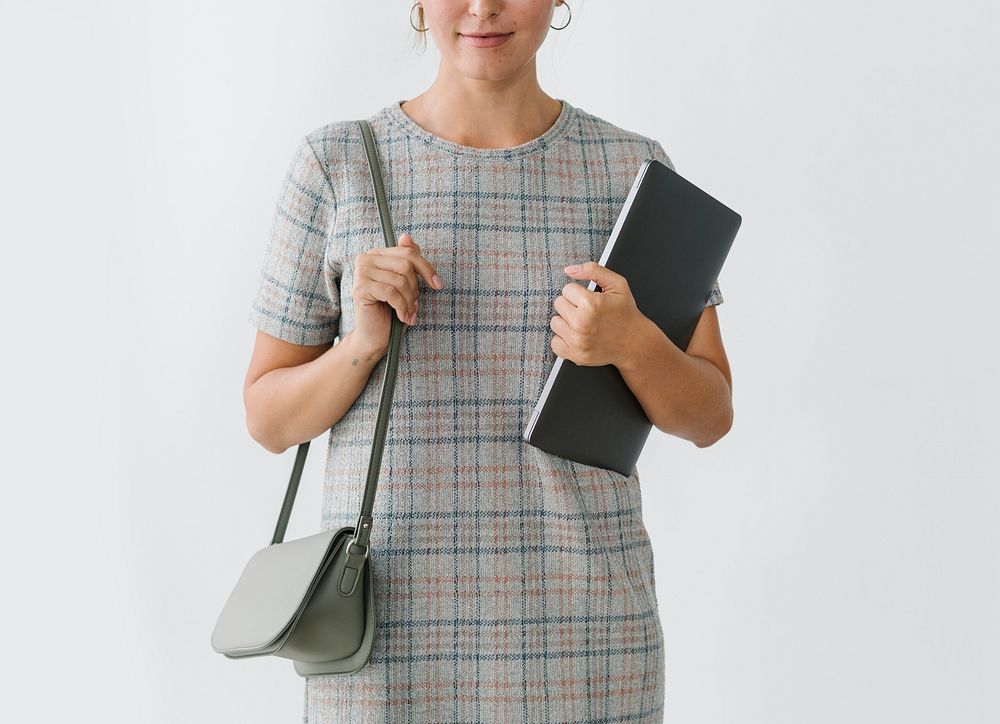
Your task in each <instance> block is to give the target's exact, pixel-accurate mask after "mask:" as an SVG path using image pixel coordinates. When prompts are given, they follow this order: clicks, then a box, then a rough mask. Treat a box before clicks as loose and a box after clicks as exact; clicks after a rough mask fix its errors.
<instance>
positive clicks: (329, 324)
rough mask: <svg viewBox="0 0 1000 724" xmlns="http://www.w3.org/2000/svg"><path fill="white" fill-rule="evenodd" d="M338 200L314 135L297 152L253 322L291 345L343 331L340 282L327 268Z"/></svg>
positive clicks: (330, 338)
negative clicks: (317, 149)
mask: <svg viewBox="0 0 1000 724" xmlns="http://www.w3.org/2000/svg"><path fill="white" fill-rule="evenodd" d="M335 214H336V197H335V195H334V192H333V187H332V186H331V185H330V181H329V179H328V177H327V174H326V169H325V167H324V166H323V164H322V163H321V162H320V160H319V158H317V156H316V153H315V151H314V150H313V146H312V143H311V142H310V141H309V139H308V137H306V138H303V139H302V140H301V141H300V142H299V145H298V148H297V149H296V150H295V155H294V157H293V158H292V162H291V164H290V165H289V166H288V170H287V171H286V173H285V179H284V184H283V186H282V189H281V192H280V194H279V195H278V202H277V204H276V206H275V210H274V217H273V223H272V225H271V233H270V239H269V242H268V245H267V251H266V253H265V254H264V262H263V265H262V268H261V272H260V284H259V286H258V289H257V294H256V297H255V298H254V300H253V304H252V305H251V308H250V314H249V316H248V321H249V322H250V324H252V325H253V326H255V327H256V328H257V329H259V330H261V331H263V332H266V333H267V334H269V335H271V336H272V337H277V338H278V339H283V340H285V341H286V342H292V343H294V344H302V345H318V344H326V343H329V342H332V341H333V340H334V339H335V338H336V337H337V334H338V333H339V328H340V289H339V285H340V279H339V277H338V276H336V275H335V274H334V268H333V267H332V266H330V265H328V264H327V258H326V247H327V239H328V237H329V230H330V229H331V227H332V223H333V219H334V215H335Z"/></svg>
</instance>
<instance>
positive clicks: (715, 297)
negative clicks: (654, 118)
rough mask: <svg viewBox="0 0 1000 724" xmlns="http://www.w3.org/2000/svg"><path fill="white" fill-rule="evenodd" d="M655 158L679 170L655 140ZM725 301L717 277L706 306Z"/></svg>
mask: <svg viewBox="0 0 1000 724" xmlns="http://www.w3.org/2000/svg"><path fill="white" fill-rule="evenodd" d="M653 158H655V159H656V160H657V161H659V162H660V163H662V164H663V165H664V166H666V167H667V168H669V169H670V170H671V171H675V172H676V171H677V169H676V168H674V164H673V161H671V160H670V157H669V156H668V155H667V152H666V151H664V150H663V146H661V145H660V142H659V141H653ZM723 301H725V300H724V299H723V298H722V290H721V289H720V288H719V280H718V279H716V280H715V281H714V282H712V289H711V290H710V291H709V293H708V297H706V298H705V306H706V307H714V306H715V305H717V304H722V302H723Z"/></svg>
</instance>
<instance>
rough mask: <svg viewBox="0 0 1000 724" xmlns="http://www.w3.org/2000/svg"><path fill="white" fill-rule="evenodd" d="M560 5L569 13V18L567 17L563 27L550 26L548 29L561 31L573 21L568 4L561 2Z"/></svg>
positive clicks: (564, 0) (571, 11)
mask: <svg viewBox="0 0 1000 724" xmlns="http://www.w3.org/2000/svg"><path fill="white" fill-rule="evenodd" d="M562 5H563V7H564V8H566V12H568V13H569V17H567V18H566V22H565V23H564V24H563V25H560V26H559V27H558V28H557V27H556V26H555V25H550V26H549V27H550V28H552V29H553V30H562V29H563V28H565V27H566V26H567V25H569V21H570V20H572V19H573V10H572V9H571V8H570V6H569V3H568V2H566V0H563V3H562Z"/></svg>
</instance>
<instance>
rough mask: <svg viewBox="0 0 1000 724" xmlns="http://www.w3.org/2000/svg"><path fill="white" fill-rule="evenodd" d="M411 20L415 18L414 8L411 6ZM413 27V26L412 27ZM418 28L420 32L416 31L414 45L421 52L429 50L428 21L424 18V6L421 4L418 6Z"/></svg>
mask: <svg viewBox="0 0 1000 724" xmlns="http://www.w3.org/2000/svg"><path fill="white" fill-rule="evenodd" d="M410 13H411V15H410V18H411V19H412V18H413V15H412V13H413V6H412V5H411V6H410ZM411 27H412V25H411ZM417 27H418V28H420V30H414V31H413V32H414V33H415V34H416V37H415V38H414V39H413V44H414V46H416V47H417V48H418V49H419V50H420V52H423V51H425V50H427V32H428V31H427V19H426V18H425V17H424V5H423V3H420V4H419V5H417Z"/></svg>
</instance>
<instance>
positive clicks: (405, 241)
mask: <svg viewBox="0 0 1000 724" xmlns="http://www.w3.org/2000/svg"><path fill="white" fill-rule="evenodd" d="M398 241H399V245H400V246H416V245H417V242H415V241H414V240H413V237H412V236H410V234H409V233H408V232H403V233H402V234H400V235H399V240H398Z"/></svg>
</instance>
